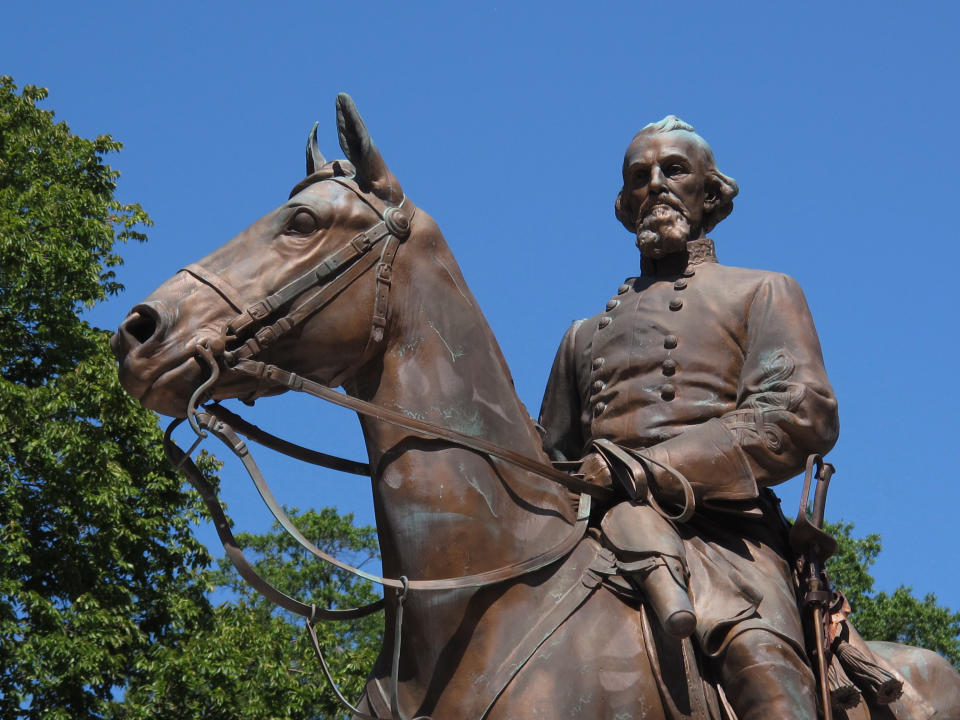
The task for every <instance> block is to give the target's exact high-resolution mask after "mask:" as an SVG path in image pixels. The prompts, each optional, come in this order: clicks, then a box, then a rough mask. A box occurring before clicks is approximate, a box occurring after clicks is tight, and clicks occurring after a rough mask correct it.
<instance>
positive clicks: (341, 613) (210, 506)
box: [163, 419, 383, 620]
mask: <svg viewBox="0 0 960 720" xmlns="http://www.w3.org/2000/svg"><path fill="white" fill-rule="evenodd" d="M182 422H183V420H182V419H179V420H174V421H173V422H172V423H170V426H169V427H168V428H167V431H166V433H165V434H164V437H163V450H164V453H165V454H166V456H167V460H168V461H169V462H170V463H171V464H172V465H173V466H174V467H176V468H178V469H179V470H180V471H181V472H182V473H183V474H184V475H185V476H186V478H187V480H188V481H189V482H190V484H191V485H193V487H194V488H195V489H196V491H197V492H198V493H200V497H201V498H203V502H204V504H205V505H206V506H207V510H208V511H209V512H210V516H211V517H212V518H213V524H214V526H215V527H216V530H217V535H218V537H219V538H220V542H221V544H222V545H223V549H224V551H225V552H226V554H227V557H229V558H230V562H232V563H233V566H234V567H235V568H236V569H237V572H238V573H240V576H241V577H242V578H243V579H244V580H246V581H247V582H248V583H249V584H250V585H251V586H252V587H253V588H254V589H255V590H256V591H257V592H259V593H261V594H262V595H263V596H264V597H266V598H267V599H268V600H271V601H272V602H274V603H276V604H277V605H279V606H280V607H282V608H284V609H285V610H289V611H290V612H294V613H297V614H298V615H303V616H304V617H307V618H314V617H316V618H319V619H322V620H353V619H356V618H361V617H365V616H367V615H370V614H371V613H374V612H377V611H378V610H381V609H382V608H383V600H382V599H381V600H378V601H376V602H373V603H370V604H369V605H364V606H363V607H360V608H353V609H345V610H331V609H323V608H317V607H315V606H313V605H306V604H304V603H302V602H300V601H299V600H296V599H294V598H292V597H290V596H289V595H287V594H286V593H283V592H281V591H280V590H278V589H277V588H275V587H274V586H273V585H271V584H270V583H269V582H267V581H266V580H264V579H263V578H262V577H260V575H259V574H258V573H257V571H256V570H254V568H253V566H252V565H250V563H249V561H248V560H247V558H246V557H245V556H244V554H243V550H241V549H240V546H239V544H238V543H237V541H236V538H234V536H233V531H232V530H231V529H230V521H229V520H228V519H227V516H226V514H225V513H224V512H223V507H222V506H221V505H220V500H219V499H218V498H217V493H216V490H214V489H213V486H212V485H211V484H210V483H209V482H207V479H206V478H204V477H203V473H201V472H200V469H199V468H198V467H197V466H196V464H195V463H194V462H193V460H192V459H190V456H189V455H187V454H185V453H184V452H183V451H182V450H181V449H180V448H179V447H177V444H176V443H175V442H173V439H172V437H171V434H172V433H173V430H174V429H175V428H176V427H177V426H178V425H179V424H180V423H182ZM210 430H211V431H213V432H214V434H217V432H216V430H215V429H214V428H213V427H211V428H210ZM218 437H219V435H218ZM241 442H242V441H241Z"/></svg>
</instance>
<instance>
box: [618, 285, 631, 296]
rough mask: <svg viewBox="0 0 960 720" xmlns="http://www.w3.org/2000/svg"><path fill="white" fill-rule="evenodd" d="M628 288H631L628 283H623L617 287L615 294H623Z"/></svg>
mask: <svg viewBox="0 0 960 720" xmlns="http://www.w3.org/2000/svg"><path fill="white" fill-rule="evenodd" d="M630 288H631V286H630V285H628V284H627V283H624V284H623V285H621V286H620V287H618V288H617V295H623V294H624V293H625V292H626V291H627V290H629V289H630Z"/></svg>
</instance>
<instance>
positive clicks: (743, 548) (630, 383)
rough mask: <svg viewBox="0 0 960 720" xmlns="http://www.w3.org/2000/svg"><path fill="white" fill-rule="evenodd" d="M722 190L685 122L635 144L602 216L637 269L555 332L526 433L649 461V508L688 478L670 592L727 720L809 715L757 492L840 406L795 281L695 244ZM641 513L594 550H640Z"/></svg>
mask: <svg viewBox="0 0 960 720" xmlns="http://www.w3.org/2000/svg"><path fill="white" fill-rule="evenodd" d="M737 192H738V187H737V184H736V182H734V180H733V179H731V178H729V177H726V176H725V175H723V174H721V173H720V172H719V171H718V170H717V167H716V164H715V162H714V158H713V153H712V152H711V150H710V147H709V146H708V145H707V143H706V142H705V141H704V140H703V139H702V138H701V137H700V136H698V135H697V134H695V133H694V131H693V128H692V127H691V126H690V125H688V124H686V123H684V122H683V121H682V120H680V119H678V118H676V117H674V116H669V117H666V118H664V119H663V120H661V121H660V122H658V123H654V124H651V125H648V126H647V127H645V128H644V129H643V130H641V131H640V132H639V133H637V135H636V136H635V137H634V139H633V141H632V142H631V143H630V146H629V147H628V148H627V151H626V156H625V158H624V162H623V189H622V190H621V191H620V194H619V196H618V197H617V202H616V212H617V218H618V219H619V220H620V221H621V222H622V223H623V224H624V226H625V227H626V228H627V229H628V230H630V232H631V233H634V234H635V235H636V238H637V246H638V247H639V249H640V253H641V274H640V276H639V277H634V278H628V279H627V280H626V281H625V282H624V284H623V285H621V286H620V288H619V289H618V290H617V293H616V295H614V296H613V298H611V299H610V301H609V302H608V303H607V305H606V310H605V311H604V312H603V313H601V314H599V315H597V316H595V317H593V318H590V319H588V320H581V321H579V322H576V323H574V324H573V326H572V327H571V328H570V329H569V330H568V331H567V333H566V335H565V336H564V339H563V342H562V343H561V345H560V349H559V351H558V353H557V358H556V361H555V362H554V366H553V369H552V371H551V375H550V380H549V382H548V385H547V390H546V393H545V396H544V402H543V408H542V410H541V416H540V422H541V424H542V425H543V426H544V427H545V429H546V435H545V445H546V447H547V448H548V450H549V451H550V452H551V454H552V455H553V456H554V458H555V459H576V458H581V457H583V456H584V455H586V456H587V457H586V460H585V462H584V466H583V467H584V470H585V472H587V473H588V474H591V473H596V472H597V471H598V468H599V467H600V465H601V463H600V462H599V461H598V457H599V455H597V454H596V453H593V454H591V448H592V447H593V446H592V443H593V442H594V441H596V440H598V439H599V440H608V441H611V442H612V443H615V444H616V445H617V446H620V447H621V448H625V449H627V450H629V451H634V452H636V453H637V454H638V455H641V456H644V457H646V458H648V459H649V460H652V461H653V462H647V463H645V467H646V469H647V471H648V481H649V483H650V487H651V488H652V491H653V495H654V497H655V498H657V499H658V500H660V501H661V503H669V502H670V501H671V500H672V499H673V498H671V493H673V492H674V489H675V488H676V482H675V479H674V477H673V476H671V475H670V474H669V472H668V471H667V470H665V469H664V467H663V466H664V465H665V466H668V467H672V468H675V469H676V470H677V471H679V472H680V473H682V475H683V476H685V477H686V478H687V480H689V483H690V485H691V486H692V489H693V494H694V497H695V499H696V510H695V512H694V514H693V516H692V517H691V518H690V519H689V520H687V521H686V522H682V523H673V524H672V526H671V525H670V524H669V523H668V524H667V525H666V527H667V532H666V535H669V534H670V533H674V534H675V535H676V537H677V538H679V540H678V541H677V544H678V546H679V547H680V548H681V550H680V552H678V553H674V555H676V556H677V558H678V561H679V562H680V563H681V564H682V565H683V567H682V571H681V573H680V575H679V576H678V577H677V580H678V582H679V583H680V584H681V585H684V601H685V602H686V596H687V593H688V596H689V603H690V606H692V611H693V613H694V615H695V622H694V621H693V617H692V616H690V617H691V624H690V630H688V631H686V632H689V631H693V634H694V640H695V641H696V644H697V646H698V648H699V651H700V652H701V653H702V655H703V657H704V658H706V660H707V662H708V663H709V664H710V667H711V670H712V673H713V674H714V676H715V677H716V679H717V680H718V681H719V682H720V684H721V685H722V686H723V688H724V691H725V694H726V696H727V698H728V700H729V701H730V703H731V705H732V706H733V708H734V709H735V710H736V712H737V714H738V717H740V718H741V720H747V719H752V718H809V719H810V720H814V719H815V718H816V716H817V713H816V702H815V699H814V698H815V694H816V691H815V684H814V677H813V673H812V671H811V670H810V667H809V665H808V663H807V660H806V659H805V658H806V653H805V650H804V640H803V630H802V627H801V621H800V614H799V610H798V605H797V597H796V591H795V589H794V583H793V579H792V574H791V565H790V563H789V562H788V560H787V557H788V551H787V546H786V538H785V533H784V524H783V521H782V517H781V516H780V514H779V507H778V501H777V499H776V496H775V495H774V494H773V492H772V491H771V490H769V489H768V488H769V487H770V486H772V485H776V484H777V483H780V482H783V481H784V480H787V479H789V478H790V477H793V476H794V475H796V474H798V473H799V472H800V471H802V470H803V467H804V463H805V461H806V458H807V456H808V455H809V454H810V453H814V452H817V453H825V452H827V451H828V450H830V448H831V447H832V446H833V444H834V442H835V441H836V438H837V434H838V428H839V423H838V419H837V403H836V400H835V398H834V394H833V390H832V389H831V387H830V383H829V381H828V380H827V376H826V372H825V370H824V367H823V358H822V355H821V351H820V343H819V340H818V338H817V333H816V330H815V329H814V325H813V321H812V319H811V317H810V311H809V309H808V308H807V303H806V301H805V299H804V296H803V293H802V292H801V290H800V288H799V286H798V285H797V283H796V282H795V281H794V280H793V279H792V278H790V277H787V276H785V275H782V274H778V273H772V272H765V271H762V270H747V269H742V268H735V267H727V266H724V265H720V264H718V263H717V258H716V255H715V253H714V246H713V242H712V241H711V240H710V239H709V238H707V237H706V233H708V232H710V231H711V230H712V229H713V227H714V226H715V225H716V224H717V223H718V222H720V221H721V220H722V219H723V218H725V217H726V216H727V215H728V214H729V213H730V211H731V210H732V209H733V198H734V196H735V195H736V194H737ZM657 463H660V464H659V465H658V464H657ZM643 509H644V506H643V505H642V504H640V503H630V502H625V503H621V504H620V505H618V506H617V507H615V508H614V511H616V512H615V513H614V514H612V515H609V516H608V519H607V520H605V526H604V531H605V534H606V535H607V536H608V538H610V537H616V538H621V539H620V540H617V541H614V542H613V544H614V545H615V548H614V549H615V551H616V552H617V555H618V557H628V558H629V557H631V553H634V555H633V556H634V557H636V556H637V555H636V552H637V551H643V550H644V548H638V547H623V545H628V544H629V543H630V537H631V534H632V532H633V530H636V531H637V533H638V535H639V536H640V538H641V539H640V540H639V541H638V542H639V543H641V544H642V543H643V542H646V540H644V534H645V533H646V534H649V532H650V530H649V528H650V527H653V525H650V524H647V523H645V519H644V518H645V517H646V516H645V515H644V514H643ZM612 520H615V521H616V522H615V523H613V522H611V523H610V524H611V525H615V524H618V525H619V526H620V527H608V526H607V523H608V521H612ZM631 523H632V524H633V529H631V527H630V525H631ZM622 538H626V539H625V540H624V539H622ZM680 540H682V543H681V542H680ZM664 541H665V543H666V544H667V545H669V544H670V540H669V538H665V539H664ZM618 543H619V545H620V546H617V545H618ZM641 554H642V552H641ZM668 554H669V553H668ZM626 567H629V565H627V566H626ZM649 570H650V566H647V567H646V569H645V570H643V571H642V572H643V573H647V572H649ZM638 572H640V571H638ZM674 574H675V575H677V573H674ZM681 576H682V577H681ZM637 584H638V586H641V587H642V583H639V582H638V583H637ZM681 615H682V614H681ZM662 617H663V616H661V618H662ZM681 625H682V623H681ZM678 634H685V632H680V633H678Z"/></svg>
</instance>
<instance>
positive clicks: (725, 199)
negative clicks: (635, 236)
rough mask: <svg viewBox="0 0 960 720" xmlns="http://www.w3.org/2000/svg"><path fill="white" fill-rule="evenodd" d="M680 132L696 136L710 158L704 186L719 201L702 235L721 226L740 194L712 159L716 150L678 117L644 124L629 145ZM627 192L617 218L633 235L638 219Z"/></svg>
mask: <svg viewBox="0 0 960 720" xmlns="http://www.w3.org/2000/svg"><path fill="white" fill-rule="evenodd" d="M677 130H680V131H683V132H688V133H690V134H691V135H693V136H694V137H695V138H696V139H697V140H698V141H699V142H700V145H701V146H702V148H703V150H704V155H705V157H706V159H707V164H708V169H707V177H706V181H705V183H706V185H707V189H708V190H713V191H714V193H715V194H716V196H717V201H716V204H715V205H714V206H713V209H711V210H709V211H705V212H704V215H703V232H704V233H708V232H710V231H711V230H713V229H714V228H715V227H716V226H717V223H719V222H720V221H721V220H723V219H724V218H725V217H727V215H729V214H730V213H731V212H732V211H733V199H734V198H735V197H736V196H737V193H738V192H740V186H739V185H737V181H736V180H734V179H733V178H732V177H729V176H727V175H724V174H723V173H722V172H720V171H719V170H717V163H716V161H715V160H714V159H713V151H712V150H711V149H710V146H709V145H708V144H707V141H706V140H704V139H703V138H702V137H700V136H699V135H697V133H696V131H695V130H694V129H693V125H691V124H690V123H687V122H684V121H683V120H681V119H680V118H678V117H677V116H676V115H667V116H666V117H665V118H663V119H662V120H658V121H657V122H654V123H650V124H648V125H645V126H644V127H643V129H642V130H641V131H640V132H638V133H637V134H636V135H634V136H633V140H631V141H630V145H633V143H635V142H636V141H637V139H638V138H640V137H641V136H643V135H655V134H657V133H668V132H674V131H677ZM628 148H629V146H628ZM624 169H626V168H624ZM625 189H626V188H625V187H622V188H620V193H619V194H618V195H617V203H616V213H617V219H618V220H619V221H620V222H621V223H623V226H624V227H625V228H627V230H629V231H630V232H636V230H637V218H636V217H635V216H634V214H633V213H632V212H631V211H630V210H629V203H628V202H627V201H626V198H625V197H624V190H625Z"/></svg>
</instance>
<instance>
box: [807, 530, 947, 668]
mask: <svg viewBox="0 0 960 720" xmlns="http://www.w3.org/2000/svg"><path fill="white" fill-rule="evenodd" d="M825 529H826V530H827V531H828V532H829V533H830V534H832V535H833V536H834V537H835V538H836V539H837V542H838V543H839V546H840V549H839V551H838V552H837V554H836V555H835V556H834V557H832V558H830V560H828V561H827V572H828V573H829V574H830V577H831V579H832V581H833V583H834V585H835V586H836V587H838V588H839V589H841V590H843V592H844V594H845V595H846V596H847V599H848V600H849V601H850V605H851V607H852V608H853V614H852V615H851V616H850V617H851V620H852V621H853V624H854V626H855V627H856V628H857V631H858V632H859V633H860V634H861V635H862V636H863V637H864V638H865V639H867V640H889V641H892V642H899V643H906V644H907V645H919V646H921V647H925V648H928V649H930V650H936V651H937V652H938V653H940V654H941V655H943V656H944V657H945V658H947V659H948V660H949V661H950V662H951V663H953V665H954V667H957V668H960V613H956V612H953V611H952V610H950V609H949V608H946V607H943V606H941V605H938V604H937V597H936V595H933V594H928V595H926V596H924V598H923V599H922V600H921V599H919V598H917V597H915V596H914V595H913V590H912V588H909V587H904V586H900V587H898V588H897V589H896V590H894V591H893V594H888V593H886V592H875V591H874V589H873V583H874V581H873V577H872V576H871V575H870V572H869V571H870V566H871V565H873V563H874V562H875V561H876V559H877V556H878V555H879V554H880V549H881V545H880V536H879V535H876V534H872V535H867V536H866V537H863V538H855V537H853V534H852V532H853V524H851V523H838V524H831V523H827V524H826V525H825Z"/></svg>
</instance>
